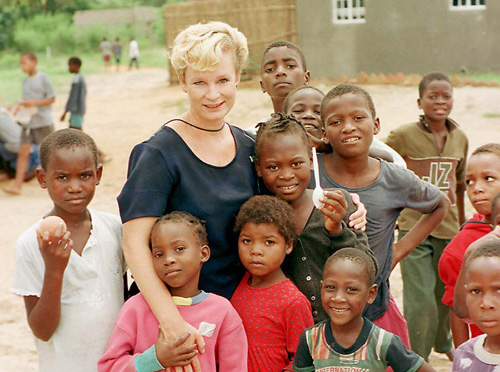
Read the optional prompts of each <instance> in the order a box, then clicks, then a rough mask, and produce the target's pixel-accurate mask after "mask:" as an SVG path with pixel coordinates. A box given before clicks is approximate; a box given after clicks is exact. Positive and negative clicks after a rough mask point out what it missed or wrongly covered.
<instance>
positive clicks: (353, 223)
mask: <svg viewBox="0 0 500 372" xmlns="http://www.w3.org/2000/svg"><path fill="white" fill-rule="evenodd" d="M350 195H351V198H352V202H353V203H354V205H355V206H356V211H354V212H353V213H352V214H351V215H350V216H349V227H352V228H353V229H354V230H361V231H365V230H366V224H367V223H368V221H367V219H366V214H367V211H366V208H365V205H364V204H363V203H361V200H360V198H359V195H358V194H355V193H351V194H350Z"/></svg>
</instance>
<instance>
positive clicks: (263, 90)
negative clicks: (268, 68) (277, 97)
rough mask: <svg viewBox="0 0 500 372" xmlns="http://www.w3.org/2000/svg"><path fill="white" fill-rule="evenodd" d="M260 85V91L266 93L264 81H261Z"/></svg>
mask: <svg viewBox="0 0 500 372" xmlns="http://www.w3.org/2000/svg"><path fill="white" fill-rule="evenodd" d="M259 83H260V89H261V90H262V93H266V88H264V83H263V82H262V80H260V81H259Z"/></svg>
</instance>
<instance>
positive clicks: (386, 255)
mask: <svg viewBox="0 0 500 372" xmlns="http://www.w3.org/2000/svg"><path fill="white" fill-rule="evenodd" d="M321 118H322V120H323V125H324V130H325V137H326V139H327V140H328V142H329V143H330V144H331V146H332V147H333V150H334V151H333V152H331V153H326V154H320V155H319V159H318V161H319V168H320V181H321V186H323V187H341V188H343V189H346V190H347V191H349V192H355V193H358V194H359V196H360V199H361V201H362V202H363V203H364V204H365V205H366V209H367V211H368V214H367V219H368V224H367V235H368V243H369V247H370V248H371V250H372V251H373V252H374V253H375V256H376V257H377V259H378V262H379V265H380V270H379V273H378V275H377V278H376V283H377V285H378V287H379V289H378V293H377V297H376V299H375V301H374V303H373V304H372V305H371V306H369V307H368V308H367V309H366V312H365V316H366V317H367V318H368V319H370V320H372V321H374V322H375V324H377V325H378V326H380V327H382V328H384V329H385V330H387V331H390V332H392V333H394V334H397V335H398V336H400V337H401V339H402V341H403V343H405V345H407V346H408V345H409V343H408V331H407V327H406V322H405V320H404V318H403V317H402V315H401V313H400V312H399V310H398V308H397V306H396V303H395V302H394V301H393V300H392V298H391V296H390V293H389V275H390V273H391V270H392V269H393V268H394V266H396V264H397V263H398V262H399V261H400V260H401V259H402V258H403V257H405V256H406V255H407V254H408V253H409V252H411V250H412V249H413V248H415V247H416V246H417V245H418V244H419V243H420V242H421V241H422V240H424V239H425V237H427V235H428V234H429V233H430V232H431V231H432V230H433V229H434V228H435V227H436V226H437V225H438V224H439V223H440V222H441V220H442V219H443V217H444V216H445V214H446V212H447V211H448V208H449V201H448V200H447V198H446V196H445V195H444V194H442V193H440V192H439V189H438V188H437V187H436V186H433V185H431V184H429V183H427V182H424V181H422V180H420V179H419V178H418V177H417V176H415V175H414V174H413V172H410V171H407V170H405V169H401V168H400V167H398V166H395V165H394V164H391V163H388V162H385V161H382V160H380V159H374V158H370V157H369V156H368V152H369V148H370V144H371V142H372V138H373V135H374V134H377V133H378V131H379V129H380V121H379V119H378V118H377V117H376V113H375V107H374V105H373V101H372V98H371V97H370V95H369V94H368V92H366V91H365V90H364V89H362V88H360V87H357V86H354V85H350V84H340V85H338V86H336V87H335V88H333V89H332V90H330V92H328V94H327V95H326V96H325V99H324V100H323V103H322V105H321ZM403 208H410V209H415V210H417V211H419V212H421V213H423V214H424V216H423V217H421V219H420V220H419V222H418V223H417V224H416V225H415V227H414V228H413V229H411V231H410V232H408V234H407V235H406V236H405V237H404V238H403V239H400V240H399V241H398V242H397V243H395V244H394V248H393V241H394V227H395V225H396V221H397V218H398V216H399V214H400V213H401V211H402V210H403Z"/></svg>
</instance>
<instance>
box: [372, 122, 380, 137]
mask: <svg viewBox="0 0 500 372" xmlns="http://www.w3.org/2000/svg"><path fill="white" fill-rule="evenodd" d="M378 132H380V119H379V118H375V120H374V121H373V134H378Z"/></svg>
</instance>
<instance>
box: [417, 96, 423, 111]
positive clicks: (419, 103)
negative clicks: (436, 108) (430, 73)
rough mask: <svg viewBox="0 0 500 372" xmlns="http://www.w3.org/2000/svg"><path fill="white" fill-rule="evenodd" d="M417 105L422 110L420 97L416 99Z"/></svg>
mask: <svg viewBox="0 0 500 372" xmlns="http://www.w3.org/2000/svg"><path fill="white" fill-rule="evenodd" d="M417 105H418V108H419V109H420V110H422V100H421V99H420V97H419V98H418V99H417Z"/></svg>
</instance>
